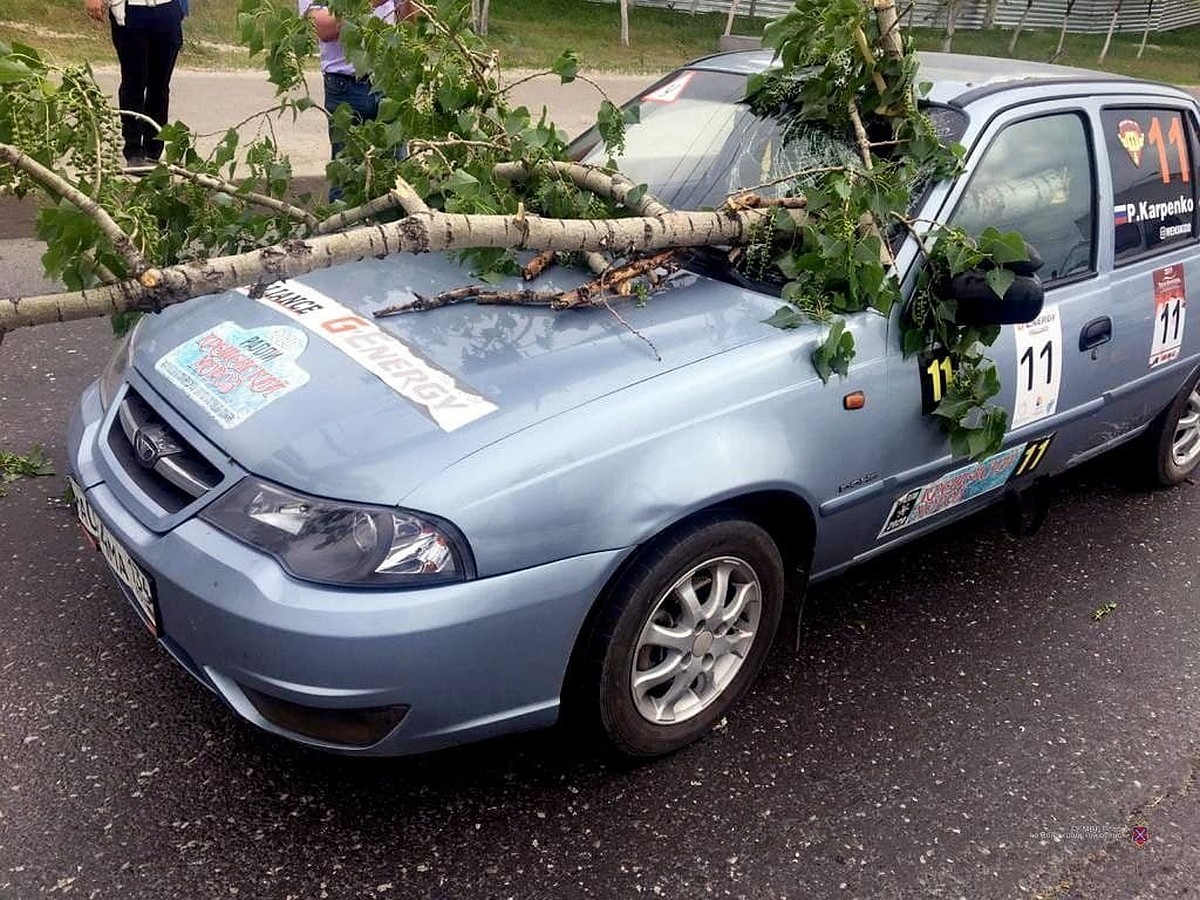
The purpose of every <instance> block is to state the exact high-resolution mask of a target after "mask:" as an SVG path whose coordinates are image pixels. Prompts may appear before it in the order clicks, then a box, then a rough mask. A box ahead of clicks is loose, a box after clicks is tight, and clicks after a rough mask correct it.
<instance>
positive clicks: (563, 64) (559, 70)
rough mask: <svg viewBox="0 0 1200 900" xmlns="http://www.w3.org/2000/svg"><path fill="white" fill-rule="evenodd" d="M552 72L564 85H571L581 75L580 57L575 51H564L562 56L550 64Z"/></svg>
mask: <svg viewBox="0 0 1200 900" xmlns="http://www.w3.org/2000/svg"><path fill="white" fill-rule="evenodd" d="M550 71H551V72H553V73H554V74H555V75H557V76H558V77H559V78H560V79H561V81H562V83H563V84H570V83H571V82H572V81H574V80H575V76H576V75H578V74H579V56H578V54H576V53H575V51H574V50H564V51H563V52H562V55H560V56H559V57H558V59H556V60H555V61H554V62H552V63H551V64H550Z"/></svg>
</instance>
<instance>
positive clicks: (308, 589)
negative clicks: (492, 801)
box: [68, 386, 624, 756]
mask: <svg viewBox="0 0 1200 900" xmlns="http://www.w3.org/2000/svg"><path fill="white" fill-rule="evenodd" d="M106 425H107V421H106V417H105V416H104V413H103V411H102V409H101V407H100V402H99V395H98V392H97V390H96V389H95V387H94V386H93V387H92V388H89V389H88V390H87V391H86V392H85V393H84V395H83V396H82V398H81V400H80V404H79V407H78V409H77V410H76V413H75V415H74V416H73V418H72V422H71V426H70V432H69V439H68V453H69V458H70V467H71V470H72V472H73V473H74V477H75V478H76V479H77V480H78V482H79V484H80V485H81V486H82V487H83V489H84V492H85V495H86V497H87V500H88V502H89V504H90V506H91V507H92V509H93V511H94V512H95V513H96V515H97V516H98V517H99V518H100V520H101V521H102V522H103V524H104V526H105V527H106V528H107V529H108V530H109V532H110V533H111V534H112V535H113V536H114V537H115V538H116V539H117V540H118V541H119V542H120V544H121V545H122V546H123V547H124V548H125V549H126V550H127V551H128V552H129V553H130V555H131V556H132V557H133V558H134V560H135V561H136V562H137V563H138V564H139V565H141V566H142V567H143V568H144V569H145V570H146V572H147V573H149V574H150V575H151V576H152V577H153V579H154V583H155V591H156V595H157V600H158V608H159V622H160V625H161V634H160V637H159V641H160V642H161V643H162V645H163V646H164V647H165V648H166V649H167V650H168V651H169V652H170V653H171V654H172V655H173V656H174V657H175V658H176V659H177V660H178V661H179V662H180V663H181V664H182V665H183V666H184V667H185V668H186V669H187V670H188V671H189V672H191V673H192V674H193V675H194V676H195V677H196V678H197V679H199V680H200V681H201V682H202V683H203V684H205V685H206V686H207V687H209V688H210V689H212V690H213V691H215V692H216V693H217V694H218V695H219V696H220V697H221V698H222V699H224V700H225V701H226V702H227V703H228V704H229V706H231V707H232V708H233V709H234V710H235V711H236V712H237V713H238V714H239V715H241V716H242V717H243V718H245V719H247V720H248V721H250V722H252V723H254V724H256V725H258V726H260V727H262V728H265V729H267V730H268V731H272V732H274V733H277V734H280V735H283V736H285V737H288V738H290V739H293V740H296V741H299V742H302V743H305V744H309V745H313V746H319V747H324V748H326V749H332V750H337V751H341V752H347V753H357V754H364V755H378V756H386V755H396V754H404V753H416V752H422V751H427V750H434V749H438V748H441V747H446V746H450V745H453V744H459V743H466V742H469V741H473V740H478V739H481V738H484V737H488V736H492V735H498V734H503V733H508V732H513V731H519V730H525V729H531V728H538V727H543V726H547V725H550V724H552V723H553V722H554V721H555V719H556V717H557V714H558V704H559V695H560V693H561V690H562V683H563V678H564V675H565V673H566V669H567V663H568V661H569V658H570V654H571V650H572V648H573V646H574V644H575V640H576V637H577V635H578V634H579V630H580V628H581V627H582V624H583V621H584V619H585V618H586V616H587V613H588V610H589V609H590V607H591V605H592V603H593V602H594V600H595V598H596V597H597V596H598V595H599V593H600V591H601V590H602V588H603V586H604V584H605V582H606V581H607V580H608V579H609V577H610V576H611V574H612V573H613V572H614V571H615V570H616V567H617V565H618V564H619V562H620V560H621V558H622V556H623V555H624V551H609V552H603V553H593V554H588V555H584V556H579V557H574V558H571V559H565V560H560V561H557V562H554V563H550V564H547V565H542V566H537V567H535V568H531V569H524V570H520V571H516V572H511V573H507V574H504V575H498V576H494V577H489V578H482V579H477V580H475V581H469V582H464V583H461V584H451V585H441V586H437V587H431V588H423V589H419V590H412V589H409V590H400V591H380V590H354V589H345V588H333V587H326V586H321V585H314V584H309V583H306V582H302V581H298V580H296V579H293V578H291V577H290V576H288V575H287V574H286V573H285V572H284V571H283V570H282V569H281V568H280V567H279V565H278V564H277V563H275V561H274V560H273V559H271V558H270V557H268V556H266V555H264V554H262V553H259V552H257V551H255V550H254V549H252V548H250V547H247V546H246V545H244V544H242V543H240V542H238V541H236V540H234V539H232V538H230V537H228V536H227V535H225V534H224V533H223V532H221V531H218V530H217V529H215V528H213V527H211V526H210V525H208V524H206V523H205V522H203V521H201V520H200V519H198V518H194V517H192V518H188V519H186V520H185V521H182V522H180V523H179V524H177V525H175V526H174V527H173V528H171V529H170V530H168V531H166V532H163V533H156V532H154V531H152V530H150V529H149V528H147V527H146V526H145V525H144V524H143V523H142V522H141V521H139V518H138V517H137V516H135V515H134V514H133V513H131V512H130V510H128V509H127V508H126V507H125V505H123V503H122V501H121V499H120V498H119V496H118V493H119V490H118V491H114V489H113V485H110V484H109V483H107V482H106V481H105V480H104V479H103V477H102V476H103V473H104V471H105V470H106V467H105V466H104V465H98V462H99V460H98V457H97V455H98V454H99V453H101V452H102V450H101V446H100V442H99V437H100V435H102V434H103V432H104V428H105V427H106ZM264 696H265V697H266V698H268V699H272V698H273V699H275V700H278V701H283V703H282V704H270V703H264V702H262V698H263V697H264ZM289 705H295V706H297V707H300V708H310V709H317V710H325V711H330V713H331V714H333V715H336V713H335V712H333V711H346V710H364V709H369V710H380V709H396V708H399V707H406V708H407V711H406V713H405V714H404V716H403V720H402V721H401V722H400V723H399V724H398V725H397V726H396V727H394V728H393V729H392V730H391V731H390V732H389V733H387V734H386V735H385V736H384V737H382V738H381V739H380V740H378V741H376V742H374V743H371V744H369V745H367V746H362V745H349V744H343V743H337V742H331V741H327V740H322V739H320V738H317V737H314V736H313V735H312V734H311V733H310V734H304V733H301V732H300V731H297V730H296V728H295V727H293V726H292V725H291V724H290V722H291V721H293V720H290V719H289V717H287V716H282V715H279V714H278V710H279V709H280V708H281V707H288V706H289ZM263 710H266V711H267V712H268V713H270V714H271V715H272V718H268V717H267V715H264V712H263Z"/></svg>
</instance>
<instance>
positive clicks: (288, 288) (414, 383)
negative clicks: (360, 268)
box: [257, 281, 496, 431]
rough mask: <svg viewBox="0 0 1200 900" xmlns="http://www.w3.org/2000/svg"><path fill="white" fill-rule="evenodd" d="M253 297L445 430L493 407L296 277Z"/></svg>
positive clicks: (276, 283) (379, 329) (480, 414)
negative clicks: (334, 349) (319, 339)
mask: <svg viewBox="0 0 1200 900" xmlns="http://www.w3.org/2000/svg"><path fill="white" fill-rule="evenodd" d="M257 299H258V301H259V302H260V303H263V304H266V305H267V306H270V307H272V308H273V309H277V310H279V312H281V313H283V314H284V315H286V316H289V317H291V318H292V319H295V320H296V321H297V322H299V323H300V324H301V325H303V326H304V327H306V328H308V329H309V330H310V331H311V332H312V333H313V334H316V335H319V336H320V337H322V338H324V339H325V340H327V341H328V342H329V343H331V344H333V346H335V347H337V348H338V349H339V350H341V351H342V352H343V353H345V354H346V355H347V356H348V357H350V358H351V359H352V360H354V361H355V362H356V363H358V364H359V365H360V366H362V367H363V368H364V369H366V370H367V371H368V372H370V373H371V374H372V375H374V376H375V377H376V378H378V379H379V380H380V381H382V382H383V383H384V384H386V385H387V386H388V387H390V388H391V389H392V390H393V391H395V392H396V393H397V394H399V395H400V396H401V397H403V398H404V399H405V400H408V401H409V402H411V403H414V404H416V405H417V406H420V407H422V408H423V409H424V410H425V411H426V412H428V413H429V415H430V417H431V418H432V419H433V421H434V422H436V423H437V424H438V426H439V427H440V428H441V429H442V430H443V431H454V430H455V429H457V428H461V427H462V426H464V425H466V424H468V423H470V422H474V421H475V420H476V419H478V418H480V417H481V416H486V415H487V414H488V413H490V412H495V410H496V405H495V404H494V403H492V402H490V401H488V400H485V399H484V398H483V397H480V396H479V395H478V394H473V393H471V392H470V391H468V390H465V389H464V388H463V387H462V386H460V385H459V384H458V382H456V381H455V380H454V378H453V377H452V376H451V375H449V374H448V373H446V372H443V371H441V370H440V369H436V368H434V367H433V366H432V365H430V364H429V363H427V362H426V361H425V360H423V359H421V358H420V357H419V356H417V355H416V354H415V353H413V351H412V350H410V349H409V348H408V347H407V346H406V345H405V344H404V343H403V342H402V341H400V340H399V339H398V338H396V337H394V336H393V335H391V334H389V333H388V332H386V331H384V330H383V329H382V328H380V327H379V326H378V325H376V324H375V323H374V322H372V321H370V320H369V319H364V318H363V317H362V316H359V315H357V314H355V313H354V312H353V311H352V310H350V309H348V308H347V307H345V306H342V304H340V303H338V302H337V301H336V300H334V299H333V298H332V297H327V296H326V295H324V294H322V293H321V292H320V291H316V290H313V289H312V288H311V287H308V286H307V285H304V284H300V283H299V282H295V281H277V282H275V283H274V284H271V285H269V286H268V287H267V288H266V290H264V291H263V293H262V296H261V297H258V298H257Z"/></svg>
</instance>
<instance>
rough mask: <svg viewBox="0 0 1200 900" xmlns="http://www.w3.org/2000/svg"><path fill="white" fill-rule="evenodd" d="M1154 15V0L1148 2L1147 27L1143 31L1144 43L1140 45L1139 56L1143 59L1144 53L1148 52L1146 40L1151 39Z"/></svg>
mask: <svg viewBox="0 0 1200 900" xmlns="http://www.w3.org/2000/svg"><path fill="white" fill-rule="evenodd" d="M1153 15H1154V0H1147V2H1146V28H1145V30H1144V31H1143V32H1142V43H1141V44H1140V45H1139V46H1138V52H1137V58H1138V59H1141V58H1142V54H1143V53H1145V52H1146V41H1148V40H1149V39H1150V22H1151V19H1152V17H1153Z"/></svg>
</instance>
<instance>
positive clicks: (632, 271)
mask: <svg viewBox="0 0 1200 900" xmlns="http://www.w3.org/2000/svg"><path fill="white" fill-rule="evenodd" d="M678 267H679V251H677V250H668V251H667V252H666V253H656V254H654V255H653V256H647V257H644V258H642V259H637V260H634V261H633V262H630V263H626V264H625V265H623V266H616V267H615V268H612V269H609V270H607V271H605V272H602V273H601V274H600V277H599V278H597V279H596V280H595V281H589V282H588V283H587V284H581V285H580V286H579V287H577V288H575V290H573V291H567V292H566V293H564V294H562V295H561V296H560V297H558V299H556V300H555V301H554V302H553V303H552V304H551V306H552V307H553V308H554V309H573V308H574V307H577V306H591V305H593V304H595V303H596V302H597V301H599V302H604V300H603V297H604V292H605V291H606V290H608V289H616V290H617V292H618V293H619V294H620V296H628V293H627V292H625V291H622V290H621V286H622V285H624V284H627V283H628V282H630V281H632V280H633V279H634V278H638V277H640V276H642V275H645V274H646V273H648V272H653V271H654V270H655V269H666V270H667V271H671V270H672V269H675V268H678Z"/></svg>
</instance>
